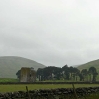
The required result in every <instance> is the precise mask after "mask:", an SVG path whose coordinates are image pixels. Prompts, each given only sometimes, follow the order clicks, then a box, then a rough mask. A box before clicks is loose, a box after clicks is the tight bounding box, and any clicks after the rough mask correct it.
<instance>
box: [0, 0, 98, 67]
mask: <svg viewBox="0 0 99 99" xmlns="http://www.w3.org/2000/svg"><path fill="white" fill-rule="evenodd" d="M98 39H99V1H98V0H94V1H93V0H0V56H21V57H25V58H28V59H32V60H35V61H37V62H39V63H42V64H44V65H46V66H50V65H52V66H60V67H62V66H64V65H65V64H67V65H68V66H71V65H78V64H83V63H86V62H88V61H91V60H96V59H99V40H98Z"/></svg>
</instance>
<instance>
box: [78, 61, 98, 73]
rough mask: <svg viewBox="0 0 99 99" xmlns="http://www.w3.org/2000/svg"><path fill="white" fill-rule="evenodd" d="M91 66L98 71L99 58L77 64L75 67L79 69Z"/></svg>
mask: <svg viewBox="0 0 99 99" xmlns="http://www.w3.org/2000/svg"><path fill="white" fill-rule="evenodd" d="M92 66H93V67H95V68H96V69H97V72H98V73H99V59H98V60H94V61H90V62H88V63H85V64H83V65H79V66H78V67H77V68H78V69H79V70H82V69H89V68H90V67H92Z"/></svg>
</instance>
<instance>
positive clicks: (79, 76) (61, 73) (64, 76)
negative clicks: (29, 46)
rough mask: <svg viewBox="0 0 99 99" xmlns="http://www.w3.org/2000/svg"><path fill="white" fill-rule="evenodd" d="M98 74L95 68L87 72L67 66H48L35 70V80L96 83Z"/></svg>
mask: <svg viewBox="0 0 99 99" xmlns="http://www.w3.org/2000/svg"><path fill="white" fill-rule="evenodd" d="M97 75H98V73H97V71H96V68H95V67H90V68H89V69H88V70H87V69H83V70H81V71H80V70H79V69H77V68H75V67H68V66H67V65H65V66H63V67H62V68H60V67H54V66H48V67H45V68H39V69H38V70H37V78H38V79H39V81H44V80H54V79H56V80H70V81H96V77H97Z"/></svg>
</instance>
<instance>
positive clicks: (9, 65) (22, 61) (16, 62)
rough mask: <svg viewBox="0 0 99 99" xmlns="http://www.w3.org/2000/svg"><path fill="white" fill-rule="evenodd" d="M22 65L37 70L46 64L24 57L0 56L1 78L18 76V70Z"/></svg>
mask: <svg viewBox="0 0 99 99" xmlns="http://www.w3.org/2000/svg"><path fill="white" fill-rule="evenodd" d="M21 67H33V68H34V69H35V70H37V69H38V68H44V67H46V66H45V65H43V64H40V63H37V62H36V61H33V60H30V59H26V58H22V57H16V56H4V57H0V78H17V76H16V72H17V71H18V70H20V69H21Z"/></svg>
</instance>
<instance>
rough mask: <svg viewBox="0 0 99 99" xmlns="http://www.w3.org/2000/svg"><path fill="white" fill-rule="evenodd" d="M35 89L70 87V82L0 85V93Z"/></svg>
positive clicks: (93, 85)
mask: <svg viewBox="0 0 99 99" xmlns="http://www.w3.org/2000/svg"><path fill="white" fill-rule="evenodd" d="M26 86H27V87H28V90H37V89H56V88H72V84H19V85H16V84H15V85H13V84H12V85H0V93H2V92H15V91H26ZM74 86H75V88H78V87H96V86H99V84H75V85H74Z"/></svg>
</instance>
